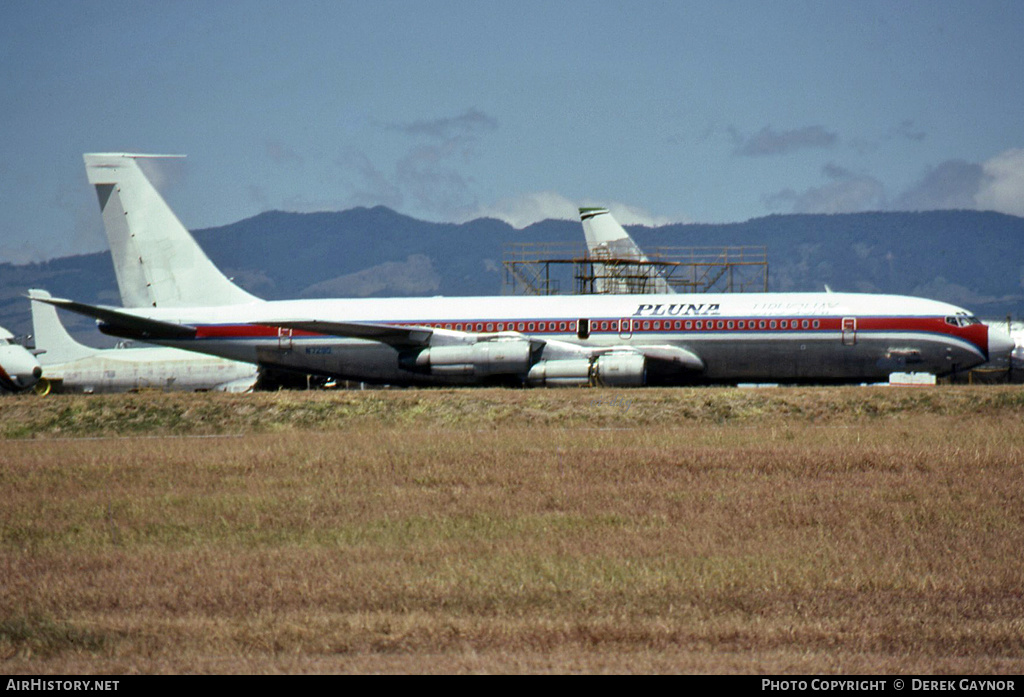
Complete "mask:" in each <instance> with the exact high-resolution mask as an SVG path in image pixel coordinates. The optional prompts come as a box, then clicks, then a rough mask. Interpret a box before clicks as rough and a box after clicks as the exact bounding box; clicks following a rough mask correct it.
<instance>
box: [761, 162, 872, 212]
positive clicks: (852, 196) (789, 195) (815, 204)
mask: <svg viewBox="0 0 1024 697" xmlns="http://www.w3.org/2000/svg"><path fill="white" fill-rule="evenodd" d="M822 172H823V173H824V175H825V177H826V178H827V179H828V180H829V181H828V182H827V183H826V184H824V185H823V186H820V187H813V188H810V189H807V190H806V191H803V192H797V191H794V190H793V189H783V190H782V191H779V192H778V193H775V194H772V195H770V196H766V197H765V199H764V200H765V204H766V205H767V206H768V207H769V208H782V207H784V206H792V212H793V213H858V212H861V211H868V210H884V209H885V187H884V186H883V185H882V183H881V182H880V181H878V180H877V179H875V178H874V177H872V176H870V175H867V174H857V173H856V172H851V171H849V170H847V169H844V168H843V167H839V166H838V165H834V164H828V165H825V167H824V168H823V169H822Z"/></svg>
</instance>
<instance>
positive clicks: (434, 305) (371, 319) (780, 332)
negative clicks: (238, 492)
mask: <svg viewBox="0 0 1024 697" xmlns="http://www.w3.org/2000/svg"><path fill="white" fill-rule="evenodd" d="M122 312H126V313H131V314H133V315H136V316H140V317H147V318H152V319H157V320H161V321H165V322H177V323H181V324H185V325H189V326H193V327H195V328H196V330H197V331H196V335H195V338H192V339H185V340H174V341H160V343H164V344H166V345H170V346H177V347H181V348H187V349H189V350H193V351H201V352H204V353H209V354H212V355H217V356H223V357H226V358H232V359H236V360H243V361H251V362H259V363H263V364H267V365H273V366H277V367H282V368H287V369H294V370H299V371H304V372H310V373H319V374H324V375H331V376H335V377H339V378H345V379H354V380H363V381H369V382H388V383H393V384H423V383H427V384H477V383H479V382H481V379H480V376H479V375H474V374H472V373H467V374H463V375H456V376H452V375H441V374H432V373H424V372H422V371H417V370H415V369H411V368H410V365H412V364H413V362H414V361H413V360H412V359H410V356H409V354H410V353H412V354H415V353H416V352H417V351H420V350H422V348H421V347H403V346H401V345H393V344H389V343H385V342H381V341H375V340H368V339H357V338H347V337H344V336H335V335H330V334H323V333H314V332H308V331H299V330H291V329H282V328H279V327H277V326H275V323H282V322H295V321H302V320H309V321H313V320H317V321H321V322H347V323H366V324H374V325H390V326H396V327H397V326H415V327H426V328H430V329H431V330H432V332H433V334H432V337H431V339H430V346H431V347H435V346H444V345H455V344H466V343H470V342H476V341H481V340H487V339H488V337H494V336H495V335H498V334H499V333H506V334H507V333H510V332H511V333H514V334H515V335H520V338H526V339H528V340H532V341H534V342H536V343H538V344H547V345H549V346H554V345H556V344H570V345H573V346H574V347H578V348H579V350H581V351H587V350H609V349H616V350H617V349H623V350H626V349H639V350H644V349H645V347H646V348H650V347H665V346H668V347H678V348H680V349H685V350H686V351H688V352H690V353H692V354H694V355H696V356H697V357H699V358H700V360H701V361H702V362H703V369H702V370H699V371H696V372H695V371H692V370H690V371H684V372H681V373H673V372H671V371H669V372H668V373H666V374H664V375H660V376H659V375H658V371H657V370H656V368H657V365H656V363H651V367H652V368H654V370H653V372H651V378H650V379H648V383H659V382H665V383H690V382H720V383H736V382H749V381H761V382H767V381H771V382H862V381H875V380H883V379H885V378H887V377H888V375H889V374H890V373H892V372H897V371H904V370H913V371H918V372H930V373H934V374H937V375H944V374H947V373H950V372H954V371H956V370H962V369H966V368H969V367H971V366H974V365H978V364H980V363H983V362H985V361H986V360H988V357H989V351H990V349H991V350H998V351H1006V352H1009V350H1010V348H1011V347H1012V344H1010V343H1009V339H1008V337H1003V336H1002V335H1001V333H999V332H998V331H996V330H992V333H991V337H992V338H991V339H990V330H989V328H988V327H986V326H985V325H983V324H980V323H979V322H977V320H975V319H974V318H973V317H972V316H971V315H970V314H969V313H968V312H967V311H965V310H963V309H962V308H959V307H956V306H953V305H949V304H947V303H942V302H937V301H932V300H925V299H920V298H910V297H904V296H886V295H864V294H851V293H763V294H716V295H710V294H709V295H687V296H678V295H677V296H666V295H596V296H595V295H591V296H547V297H469V298H446V297H434V298H384V299H356V300H289V301H258V302H253V303H248V304H243V305H225V306H219V307H205V308H166V309H163V308H139V309H131V310H122ZM101 328H102V325H101ZM110 333H115V334H116V333H117V332H116V331H111V332H110ZM544 350H547V349H546V348H545V349H544ZM543 358H545V356H544V354H543V353H540V354H538V356H537V359H543ZM491 377H493V376H491Z"/></svg>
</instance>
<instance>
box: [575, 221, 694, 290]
mask: <svg viewBox="0 0 1024 697" xmlns="http://www.w3.org/2000/svg"><path fill="white" fill-rule="evenodd" d="M580 221H581V222H582V223H583V236H584V237H586V239H587V254H588V255H589V256H590V257H591V258H592V259H594V260H596V261H598V262H599V261H600V260H601V259H614V260H616V261H618V262H621V261H623V260H628V261H636V262H641V264H642V265H643V269H642V271H641V270H634V271H636V272H637V273H639V275H642V276H644V278H643V281H644V282H643V283H642V284H641V285H642V286H643V287H642V290H643V292H647V293H674V292H675V290H674V289H673V288H672V287H671V286H670V285H669V284H668V282H667V281H666V280H665V278H664V276H662V275H661V274H660V273H658V272H657V270H656V269H655V268H654V267H652V266H648V262H649V261H650V260H649V259H648V258H647V255H645V254H644V252H643V250H642V249H640V247H639V246H638V245H637V243H636V242H634V241H633V238H632V237H630V236H629V233H628V232H626V229H625V228H624V227H622V226H621V225H619V221H617V220H616V219H615V218H614V217H613V216H612V214H611V212H610V211H609V210H608V209H607V208H580ZM641 264H637V265H636V266H640V265H641ZM630 266H632V264H631V265H630ZM621 272H622V267H621V266H619V265H611V264H608V265H605V273H603V274H601V275H600V276H599V277H598V278H597V280H596V281H595V289H594V290H595V292H597V293H629V292H636V291H635V290H632V286H634V285H636V284H637V283H636V281H637V279H636V278H628V279H627V278H622V277H621V276H620V275H619V274H620V273H621ZM648 275H649V277H648Z"/></svg>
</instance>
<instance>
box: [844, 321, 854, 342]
mask: <svg viewBox="0 0 1024 697" xmlns="http://www.w3.org/2000/svg"><path fill="white" fill-rule="evenodd" d="M856 343H857V318H856V317H843V345H844V346H853V345H854V344H856Z"/></svg>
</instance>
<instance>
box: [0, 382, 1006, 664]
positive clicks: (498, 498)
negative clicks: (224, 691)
mask: <svg viewBox="0 0 1024 697" xmlns="http://www.w3.org/2000/svg"><path fill="white" fill-rule="evenodd" d="M1022 484H1024V390H1021V389H1020V388H1015V387H938V388H916V389H894V388H841V389H832V388H828V389H825V388H822V389H767V390H764V389H762V390H736V389H677V390H623V391H605V390H527V391H512V390H418V391H394V392H391V391H367V392H338V393H280V394H255V395H222V394H184V395H182V394H176V395H171V394H167V395H165V394H161V393H151V394H133V395H122V396H93V397H81V396H59V395H55V396H51V397H47V398H45V399H39V398H35V397H27V396H26V397H11V398H5V399H2V400H0V492H2V496H3V503H2V505H0V584H2V589H3V592H2V593H0V661H2V663H0V665H2V666H3V669H4V672H5V673H75V674H83V673H139V672H143V673H184V672H195V673H279V672H289V673H300V672H302V673H308V672H414V673H433V672H448V673H450V672H491V673H495V672H497V673H502V672H547V673H550V672H559V673H562V672H595V673H596V672H615V673H620V672H645V673H646V672H672V673H757V672H767V673H811V672H813V673H889V674H892V673H986V674H993V673H1017V674H1019V673H1021V672H1024V564H1022V562H1021V558H1022V549H1024V491H1022Z"/></svg>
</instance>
